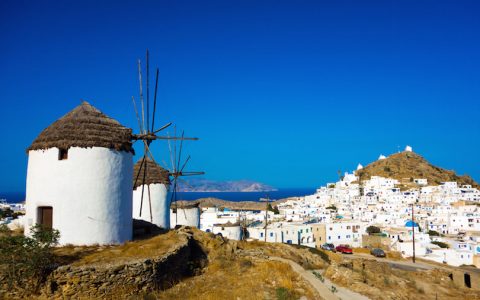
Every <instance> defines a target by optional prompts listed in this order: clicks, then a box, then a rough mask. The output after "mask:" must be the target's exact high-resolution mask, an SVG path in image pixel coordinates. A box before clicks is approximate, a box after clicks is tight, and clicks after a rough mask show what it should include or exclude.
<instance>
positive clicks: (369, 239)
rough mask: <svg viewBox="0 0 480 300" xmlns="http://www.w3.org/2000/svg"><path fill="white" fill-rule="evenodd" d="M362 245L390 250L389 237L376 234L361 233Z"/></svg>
mask: <svg viewBox="0 0 480 300" xmlns="http://www.w3.org/2000/svg"><path fill="white" fill-rule="evenodd" d="M362 247H372V248H380V249H383V250H387V251H388V250H390V238H388V237H384V236H378V235H368V234H365V235H362Z"/></svg>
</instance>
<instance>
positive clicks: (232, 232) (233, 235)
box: [212, 226, 242, 241]
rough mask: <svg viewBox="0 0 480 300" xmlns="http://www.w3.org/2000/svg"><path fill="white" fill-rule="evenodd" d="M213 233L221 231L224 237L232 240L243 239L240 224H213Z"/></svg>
mask: <svg viewBox="0 0 480 300" xmlns="http://www.w3.org/2000/svg"><path fill="white" fill-rule="evenodd" d="M212 232H213V233H215V234H218V233H221V234H222V236H223V237H226V238H228V239H231V240H237V241H239V240H241V239H242V227H240V226H226V227H222V226H213V230H212Z"/></svg>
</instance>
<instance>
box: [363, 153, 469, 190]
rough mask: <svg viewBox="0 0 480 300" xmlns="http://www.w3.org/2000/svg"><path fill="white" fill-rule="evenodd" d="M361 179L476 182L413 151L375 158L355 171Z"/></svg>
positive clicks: (407, 182)
mask: <svg viewBox="0 0 480 300" xmlns="http://www.w3.org/2000/svg"><path fill="white" fill-rule="evenodd" d="M357 174H358V175H359V176H360V178H361V180H367V179H369V178H370V177H371V176H382V177H389V178H394V179H397V180H398V181H399V182H402V181H403V185H404V186H403V187H404V188H407V187H411V186H413V185H414V184H413V179H415V178H426V179H427V180H428V184H429V185H438V184H440V183H441V182H445V181H456V182H458V183H459V184H460V185H463V184H470V185H472V186H474V187H478V184H477V183H476V182H475V181H474V180H473V179H472V178H471V177H470V176H468V175H463V176H458V175H456V174H455V172H454V171H449V170H445V169H442V168H439V167H436V166H434V165H432V164H430V163H429V162H428V161H427V160H425V159H424V158H423V157H422V156H420V155H418V154H416V153H413V152H401V153H395V154H392V155H390V156H389V157H387V158H386V159H383V160H377V161H375V162H373V163H371V164H369V165H367V166H366V167H365V168H363V169H362V170H359V171H357ZM405 179H406V181H405Z"/></svg>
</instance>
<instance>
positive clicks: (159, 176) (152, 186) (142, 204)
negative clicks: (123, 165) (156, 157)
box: [132, 158, 170, 229]
mask: <svg viewBox="0 0 480 300" xmlns="http://www.w3.org/2000/svg"><path fill="white" fill-rule="evenodd" d="M144 172H145V173H144ZM133 174H134V178H133V210H132V213H133V218H134V219H139V220H144V221H147V222H151V223H153V224H155V225H157V226H158V227H161V228H164V229H169V228H170V197H167V194H168V188H169V186H170V178H169V172H168V171H167V170H165V169H164V168H162V167H160V166H159V165H158V164H156V163H155V162H153V161H152V160H150V159H149V158H145V160H144V159H143V158H142V159H140V160H139V161H138V162H137V163H136V164H135V166H134V167H133ZM144 175H145V180H144V178H143V177H144ZM142 183H144V184H142ZM142 195H143V196H142ZM142 198H143V200H142Z"/></svg>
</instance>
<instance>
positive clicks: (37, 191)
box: [25, 147, 133, 245]
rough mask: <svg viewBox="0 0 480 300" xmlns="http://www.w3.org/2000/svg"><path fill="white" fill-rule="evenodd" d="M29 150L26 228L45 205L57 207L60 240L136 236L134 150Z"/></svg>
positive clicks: (80, 241)
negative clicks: (65, 154)
mask: <svg viewBox="0 0 480 300" xmlns="http://www.w3.org/2000/svg"><path fill="white" fill-rule="evenodd" d="M58 152H59V150H58V149H57V148H50V149H47V150H35V151H30V152H29V158H28V169H27V192H26V194H27V195H26V224H25V234H27V235H28V234H29V228H30V226H31V225H34V224H35V223H37V222H38V216H37V210H38V209H37V208H38V207H39V206H52V207H53V228H55V229H58V230H59V231H60V235H61V236H60V244H73V245H91V244H118V243H123V242H125V241H127V240H130V239H131V238H132V180H133V179H132V177H133V161H132V154H131V153H127V152H124V151H115V150H111V149H107V148H100V147H94V148H79V147H72V148H70V149H69V150H68V159H66V160H58Z"/></svg>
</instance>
